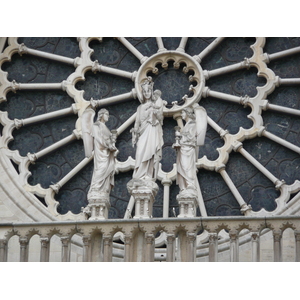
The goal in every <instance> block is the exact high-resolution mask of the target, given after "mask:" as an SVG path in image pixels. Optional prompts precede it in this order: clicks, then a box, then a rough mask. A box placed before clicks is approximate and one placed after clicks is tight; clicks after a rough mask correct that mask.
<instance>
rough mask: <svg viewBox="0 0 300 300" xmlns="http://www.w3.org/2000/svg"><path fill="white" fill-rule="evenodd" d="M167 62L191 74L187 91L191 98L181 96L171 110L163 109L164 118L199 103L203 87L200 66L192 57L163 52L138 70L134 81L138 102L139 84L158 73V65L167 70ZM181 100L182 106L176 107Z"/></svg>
mask: <svg viewBox="0 0 300 300" xmlns="http://www.w3.org/2000/svg"><path fill="white" fill-rule="evenodd" d="M169 62H173V66H174V68H175V69H179V68H180V66H182V65H183V66H184V67H183V69H182V71H183V72H184V73H185V74H188V73H191V75H189V78H188V79H189V81H190V82H191V85H190V89H189V90H190V91H191V92H192V96H191V97H188V96H187V95H182V99H174V102H172V107H171V108H168V107H166V106H165V107H164V115H165V116H172V115H173V114H174V113H176V112H179V111H181V110H182V109H183V108H184V107H187V106H191V105H193V104H194V103H197V102H199V100H200V99H201V95H202V92H203V90H204V87H205V78H204V74H203V70H202V68H201V66H200V64H199V63H198V62H197V61H196V60H195V59H194V58H193V57H191V56H190V55H188V54H186V53H183V52H180V51H163V52H159V53H156V54H154V55H152V56H151V57H149V58H148V59H147V60H146V61H145V62H144V63H143V64H142V65H141V67H140V68H139V70H138V73H137V76H136V79H135V89H136V92H137V97H138V99H139V100H140V101H141V99H142V89H141V83H142V82H143V81H144V80H145V79H146V78H147V77H148V76H149V73H153V74H157V73H158V71H159V70H158V65H161V66H162V68H164V69H165V70H167V69H168V63H169ZM192 82H193V83H195V85H194V84H192ZM154 88H155V85H154ZM187 92H188V91H187ZM162 97H163V95H162ZM181 100H184V103H183V105H178V102H179V101H181Z"/></svg>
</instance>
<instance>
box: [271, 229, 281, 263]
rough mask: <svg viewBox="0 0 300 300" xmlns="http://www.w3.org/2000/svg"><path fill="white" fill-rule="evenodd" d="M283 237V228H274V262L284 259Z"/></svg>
mask: <svg viewBox="0 0 300 300" xmlns="http://www.w3.org/2000/svg"><path fill="white" fill-rule="evenodd" d="M281 238H282V232H281V230H273V241H274V249H273V250H274V262H281V261H282V251H281Z"/></svg>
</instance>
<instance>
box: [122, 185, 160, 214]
mask: <svg viewBox="0 0 300 300" xmlns="http://www.w3.org/2000/svg"><path fill="white" fill-rule="evenodd" d="M127 189H128V192H129V193H130V194H131V195H132V196H133V198H134V203H135V215H134V217H133V218H134V219H149V218H151V217H152V210H153V203H154V201H155V196H156V194H157V191H158V185H157V184H156V183H155V182H154V181H153V180H151V179H149V180H146V179H145V180H143V179H132V180H130V181H129V182H128V184H127Z"/></svg>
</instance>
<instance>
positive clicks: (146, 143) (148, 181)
mask: <svg viewBox="0 0 300 300" xmlns="http://www.w3.org/2000/svg"><path fill="white" fill-rule="evenodd" d="M141 88H142V99H140V100H141V104H140V106H139V107H138V109H137V116H136V120H135V124H134V127H133V128H132V129H131V132H132V145H133V146H134V145H135V144H136V155H135V167H134V172H133V176H132V180H130V181H129V182H128V184H127V189H128V191H129V193H130V194H131V195H132V197H133V198H134V201H135V216H134V218H151V215H152V209H153V202H154V201H155V196H156V194H157V191H158V185H157V184H156V183H155V180H156V178H157V172H158V167H159V162H160V160H161V158H162V146H163V143H164V142H163V131H162V125H163V107H164V104H165V103H164V101H163V100H162V99H161V92H160V91H159V90H156V91H154V92H153V82H152V78H151V77H148V78H147V79H146V80H145V81H144V82H143V83H142V84H141Z"/></svg>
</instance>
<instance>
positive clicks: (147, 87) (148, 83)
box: [141, 76, 154, 101]
mask: <svg viewBox="0 0 300 300" xmlns="http://www.w3.org/2000/svg"><path fill="white" fill-rule="evenodd" d="M153 84H154V83H153V81H152V77H150V76H148V77H147V79H145V80H144V82H143V83H142V84H141V87H142V93H143V100H144V101H148V100H151V99H152V96H153Z"/></svg>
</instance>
